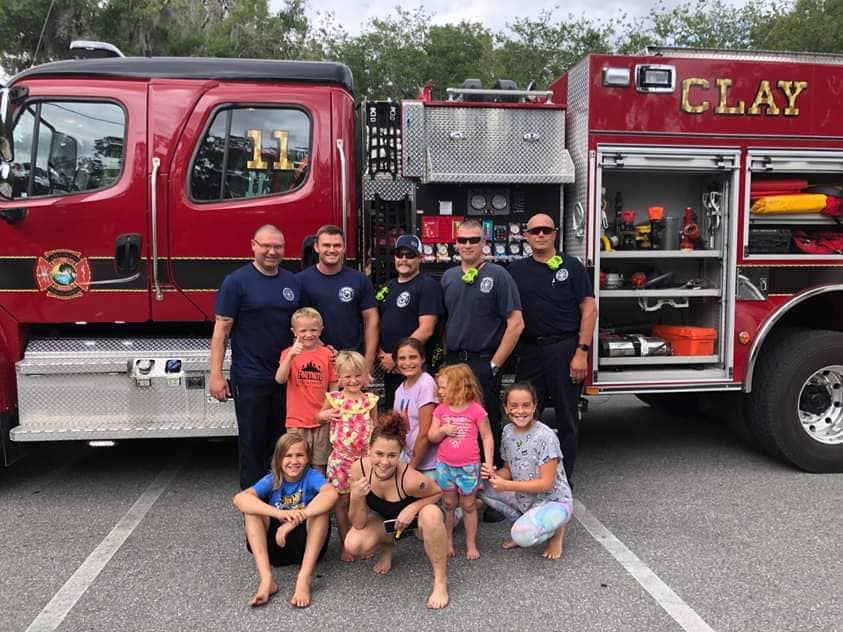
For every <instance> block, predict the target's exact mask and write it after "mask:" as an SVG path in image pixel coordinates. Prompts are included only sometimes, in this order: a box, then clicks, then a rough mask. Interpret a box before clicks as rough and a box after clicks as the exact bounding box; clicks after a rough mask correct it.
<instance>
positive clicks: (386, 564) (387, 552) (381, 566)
mask: <svg viewBox="0 0 843 632" xmlns="http://www.w3.org/2000/svg"><path fill="white" fill-rule="evenodd" d="M372 570H373V571H375V573H377V574H378V575H386V574H387V573H389V571H391V570H392V547H391V546H389V545H386V546H383V547H382V548H381V550H380V553H378V559H377V560H375V565H374V566H373V567H372Z"/></svg>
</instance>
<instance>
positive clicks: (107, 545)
mask: <svg viewBox="0 0 843 632" xmlns="http://www.w3.org/2000/svg"><path fill="white" fill-rule="evenodd" d="M179 468H180V465H178V464H173V465H170V466H168V467H165V468H164V469H163V470H161V472H160V473H159V474H158V476H156V477H155V480H154V481H152V482H151V483H150V484H149V487H147V488H146V491H144V492H143V494H141V496H140V498H138V499H137V500H136V501H135V504H134V505H132V506H131V507H130V508H129V511H127V512H126V513H125V515H124V516H123V517H122V518H121V519H120V522H118V523H117V524H116V525H115V526H114V528H113V529H112V530H111V532H110V533H109V534H108V535H107V536H105V539H104V540H103V541H102V542H100V543H99V544H98V545H97V548H95V549H94V550H93V551H92V552H91V554H90V555H89V556H88V557H87V558H86V559H85V561H84V562H82V565H81V566H80V567H79V568H78V569H76V572H75V573H73V575H71V576H70V579H68V580H67V581H66V582H65V583H64V586H62V587H61V588H60V589H59V591H58V592H57V593H56V594H55V595H54V596H53V598H52V599H51V600H50V603H48V604H47V605H46V606H44V609H43V610H42V611H41V612H40V613H39V614H38V616H37V617H35V620H34V621H33V622H32V623H31V624H30V625H29V627H28V628H27V629H26V632H52V631H53V630H55V629H56V628H57V627H59V625H61V622H62V621H64V619H65V617H66V616H67V614H68V613H69V612H70V610H71V609H72V608H73V606H75V605H76V602H77V601H79V599H80V598H81V597H82V595H84V594H85V591H86V590H88V588H89V587H90V586H91V584H93V583H94V580H96V578H97V576H98V575H99V574H100V573H101V572H102V569H103V568H105V565H106V564H108V562H109V560H110V559H111V558H112V557H113V556H114V554H115V553H116V552H117V551H118V550H119V549H120V547H121V546H123V543H124V542H125V541H126V540H127V539H128V538H129V536H130V535H132V532H133V531H134V530H135V528H136V527H137V526H138V525H139V524H140V522H141V520H143V519H144V517H145V516H146V514H147V512H148V511H149V510H150V509H151V508H152V505H154V504H155V501H156V500H158V498H159V496H161V494H162V493H163V492H164V490H165V489H167V487H168V486H169V484H170V483H171V482H172V480H173V478H174V477H175V476H176V473H177V472H178V470H179Z"/></svg>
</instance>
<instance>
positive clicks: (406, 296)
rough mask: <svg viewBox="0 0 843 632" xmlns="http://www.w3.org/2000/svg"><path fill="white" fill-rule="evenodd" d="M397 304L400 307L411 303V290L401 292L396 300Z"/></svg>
mask: <svg viewBox="0 0 843 632" xmlns="http://www.w3.org/2000/svg"><path fill="white" fill-rule="evenodd" d="M395 304H396V305H397V306H398V307H407V305H409V304H410V293H409V292H401V294H399V295H398V298H397V299H396V300H395Z"/></svg>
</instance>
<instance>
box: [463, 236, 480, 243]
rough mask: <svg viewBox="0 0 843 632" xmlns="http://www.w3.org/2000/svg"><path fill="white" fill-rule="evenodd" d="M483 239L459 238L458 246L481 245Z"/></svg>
mask: <svg viewBox="0 0 843 632" xmlns="http://www.w3.org/2000/svg"><path fill="white" fill-rule="evenodd" d="M481 239H483V238H482V237H457V243H458V244H479V243H480V240H481Z"/></svg>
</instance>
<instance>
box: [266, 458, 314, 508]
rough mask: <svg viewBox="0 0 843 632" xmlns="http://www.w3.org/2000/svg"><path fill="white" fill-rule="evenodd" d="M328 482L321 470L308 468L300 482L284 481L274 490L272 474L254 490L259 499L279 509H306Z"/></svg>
mask: <svg viewBox="0 0 843 632" xmlns="http://www.w3.org/2000/svg"><path fill="white" fill-rule="evenodd" d="M327 482H328V481H327V480H325V477H324V476H322V473H321V472H320V471H319V470H315V469H313V468H312V467H308V468H307V469H306V470H305V471H304V474H303V475H302V477H301V478H300V479H299V480H297V481H282V482H281V486H280V487H279V488H278V489H275V490H273V489H272V474H267V475H266V476H264V477H263V478H262V479H260V480H259V481H258V482H257V483H255V484H254V485H252V489H254V490H255V493H257V495H258V498H260V499H261V500H263V501H265V502H267V503H268V504H270V505H272V506H273V507H275V508H277V509H285V510H287V509H304V508H305V507H307V505H308V504H310V501H311V500H313V499H314V498H315V497H316V494H318V493H319V490H320V489H321V487H322V485H324V484H325V483H327ZM267 498H268V499H269V500H267Z"/></svg>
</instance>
